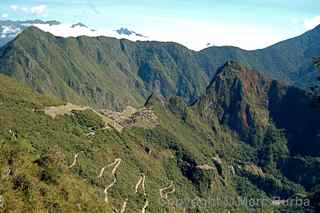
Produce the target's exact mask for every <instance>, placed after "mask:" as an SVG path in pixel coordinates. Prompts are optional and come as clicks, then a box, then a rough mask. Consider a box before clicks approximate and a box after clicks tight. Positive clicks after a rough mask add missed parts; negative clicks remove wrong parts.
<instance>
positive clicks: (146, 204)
mask: <svg viewBox="0 0 320 213" xmlns="http://www.w3.org/2000/svg"><path fill="white" fill-rule="evenodd" d="M148 206H149V201H148V200H146V201H145V203H144V206H143V208H142V210H141V213H146V210H147V208H148Z"/></svg>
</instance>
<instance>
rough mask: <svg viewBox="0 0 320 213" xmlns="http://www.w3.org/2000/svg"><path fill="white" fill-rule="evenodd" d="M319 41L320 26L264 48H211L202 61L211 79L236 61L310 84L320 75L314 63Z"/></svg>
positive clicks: (293, 80)
mask: <svg viewBox="0 0 320 213" xmlns="http://www.w3.org/2000/svg"><path fill="white" fill-rule="evenodd" d="M319 39H320V26H318V27H316V28H314V29H313V30H310V31H308V32H306V33H304V34H302V35H301V36H298V37H295V38H292V39H289V40H285V41H282V42H279V43H277V44H274V45H272V46H270V47H267V48H264V49H260V50H253V51H245V50H242V49H239V48H236V47H210V48H207V49H205V50H202V51H200V53H199V58H200V60H201V64H202V66H204V67H205V68H206V71H207V73H208V74H209V76H210V77H213V75H214V73H215V72H216V70H217V69H218V68H219V67H221V66H222V65H223V64H224V63H225V62H226V61H229V60H235V61H239V62H241V63H242V64H244V65H246V66H248V67H251V68H253V69H255V70H258V71H260V72H261V73H263V74H265V75H267V76H270V77H272V78H274V79H278V80H282V81H289V82H292V83H294V84H297V85H308V83H310V81H313V79H314V77H315V74H316V70H315V68H314V66H313V65H312V64H313V58H315V57H317V55H319V49H320V44H319Z"/></svg>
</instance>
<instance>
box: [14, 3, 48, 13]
mask: <svg viewBox="0 0 320 213" xmlns="http://www.w3.org/2000/svg"><path fill="white" fill-rule="evenodd" d="M47 8H48V7H47V5H45V4H40V5H36V6H33V7H25V6H19V5H15V4H14V5H10V9H11V10H13V11H14V12H18V11H21V12H24V13H31V14H35V15H41V14H43V13H44V12H45V11H46V9H47Z"/></svg>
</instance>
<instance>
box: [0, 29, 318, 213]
mask: <svg viewBox="0 0 320 213" xmlns="http://www.w3.org/2000/svg"><path fill="white" fill-rule="evenodd" d="M29 30H36V29H29ZM29 32H30V31H29ZM32 35H34V32H32ZM49 38H50V39H52V40H49V41H50V43H51V44H54V42H55V39H56V38H55V37H52V36H51V37H49ZM19 39H21V38H18V39H17V40H19ZM34 39H35V40H40V41H41V40H42V39H48V37H47V36H46V37H44V38H41V37H37V38H34ZM29 41H30V40H29ZM61 41H63V40H60V42H61ZM82 41H83V40H82ZM21 42H22V41H21ZM42 42H43V41H41V43H42ZM68 42H71V41H68ZM109 42H110V41H109ZM114 42H115V43H116V42H118V41H117V40H114ZM15 44H16V45H18V43H15ZM152 45H154V44H152ZM169 45H171V44H169ZM52 47H54V45H53V46H52ZM144 48H145V47H144ZM53 50H54V49H53ZM147 50H148V49H147ZM20 51H24V49H20ZM37 51H38V50H36V49H35V52H37ZM141 51H142V50H141ZM149 51H150V50H149ZM37 53H40V52H37ZM36 55H37V56H38V57H40V56H41V54H36ZM69 56H70V55H69ZM65 57H67V55H65ZM27 58H28V56H26V59H27ZM58 59H59V58H58ZM80 59H81V58H80ZM58 62H59V61H58ZM30 63H31V64H32V65H31V66H30V67H34V66H35V65H34V64H33V63H34V62H30ZM52 72H53V71H52ZM57 72H58V71H57ZM53 74H54V72H53ZM53 74H51V75H53ZM310 103H311V98H310V97H309V96H308V95H307V94H306V93H305V92H304V91H303V90H301V89H299V88H296V87H293V86H290V85H287V84H285V83H281V82H278V81H275V80H271V79H268V78H266V77H264V76H263V75H261V74H259V72H257V71H253V70H251V69H250V68H248V67H246V66H244V65H242V64H240V63H238V62H234V61H230V62H227V63H225V64H224V65H223V66H222V67H221V68H220V69H219V70H218V71H217V73H216V74H215V76H214V77H213V79H212V80H211V81H210V83H209V84H208V87H207V90H206V93H205V94H203V95H201V96H200V97H199V99H197V101H195V102H194V104H193V105H191V106H188V105H187V104H185V102H184V100H183V99H182V98H180V97H171V98H169V99H166V98H163V97H162V96H161V95H160V94H159V93H153V94H152V95H151V96H149V97H148V98H147V101H146V103H145V104H144V105H142V106H140V107H138V108H133V107H127V108H126V109H125V110H124V111H123V112H112V111H108V110H95V109H93V108H91V107H89V106H84V105H82V106H77V105H74V104H70V103H68V104H67V103H66V102H63V101H61V100H59V99H57V98H55V97H52V96H51V95H50V94H39V93H37V92H35V91H34V90H32V89H31V88H30V87H28V86H27V85H24V84H22V83H21V82H17V81H16V80H14V79H12V78H9V77H7V76H3V75H0V115H1V116H0V172H1V173H0V174H1V180H2V182H1V186H0V189H1V190H0V196H1V201H0V203H1V204H2V205H1V207H0V208H4V210H5V211H16V212H32V211H49V212H111V211H118V212H119V211H120V209H122V208H124V209H125V210H128V211H129V210H130V211H132V212H141V211H143V209H144V207H145V206H147V207H146V208H147V211H149V212H162V211H166V212H172V213H173V212H181V213H182V212H188V213H192V212H204V213H212V212H223V211H230V212H240V213H241V212H305V211H309V212H317V211H318V209H316V208H318V207H317V205H318V202H319V199H318V195H319V189H318V187H317V186H318V184H319V183H320V182H319V181H320V179H319V177H320V174H319V171H320V168H319V165H320V164H319V153H318V152H312V151H313V150H318V145H317V144H318V142H316V143H315V141H314V139H315V138H313V136H314V134H315V133H316V132H318V131H319V126H318V125H316V124H318V123H319V112H317V111H316V110H314V109H313V108H311V107H310ZM288 106H289V107H290V109H289V110H288ZM302 112H303V113H302ZM299 113H301V115H300V114H299ZM291 119H293V120H291ZM295 119H296V120H295ZM310 119H311V120H310ZM286 121H288V122H286ZM293 121H295V122H293ZM297 127H301V128H299V129H298V128H297ZM305 127H312V128H305ZM255 129H256V130H257V131H256V132H255V131H254V130H255ZM309 129H314V131H311V132H308V131H309ZM297 134H300V135H301V136H302V135H304V136H308V137H309V136H310V137H309V139H310V140H309V139H308V140H307V141H304V140H302V139H301V138H300V141H299V144H300V147H303V148H304V150H300V147H296V146H293V145H292V144H295V143H296V142H297V141H295V140H294V141H292V139H295V138H296V135H297ZM254 136H255V137H254ZM307 151H308V152H307ZM273 197H279V201H277V202H275V201H273ZM106 198H108V199H106ZM296 198H299V199H302V202H304V203H305V202H307V201H309V202H310V203H309V204H308V205H305V206H304V205H303V206H301V205H295V204H293V205H289V206H288V205H286V204H284V205H281V202H295V199H296ZM208 199H210V200H208ZM221 199H223V200H225V199H227V201H228V202H221V203H219V205H215V203H213V205H211V204H210V205H209V204H202V202H216V201H217V200H221ZM250 199H254V200H255V201H257V200H258V201H259V200H263V203H262V204H261V203H260V202H258V203H256V202H255V203H254V204H252V203H251V204H247V205H246V204H245V203H243V202H249V200H250ZM194 200H197V201H198V200H200V201H201V203H199V204H190V202H196V201H194ZM106 201H108V202H106ZM200 201H199V202H200ZM231 201H235V202H242V203H241V205H238V204H237V203H236V204H234V205H230V202H231ZM177 202H178V203H177ZM217 202H219V201H217ZM203 205H204V206H203Z"/></svg>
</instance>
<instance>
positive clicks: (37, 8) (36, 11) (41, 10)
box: [30, 4, 47, 15]
mask: <svg viewBox="0 0 320 213" xmlns="http://www.w3.org/2000/svg"><path fill="white" fill-rule="evenodd" d="M46 9H47V5H45V4H41V5H38V6H34V7H31V9H30V10H31V13H33V14H38V15H40V14H42V13H44V12H45V11H46Z"/></svg>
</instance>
